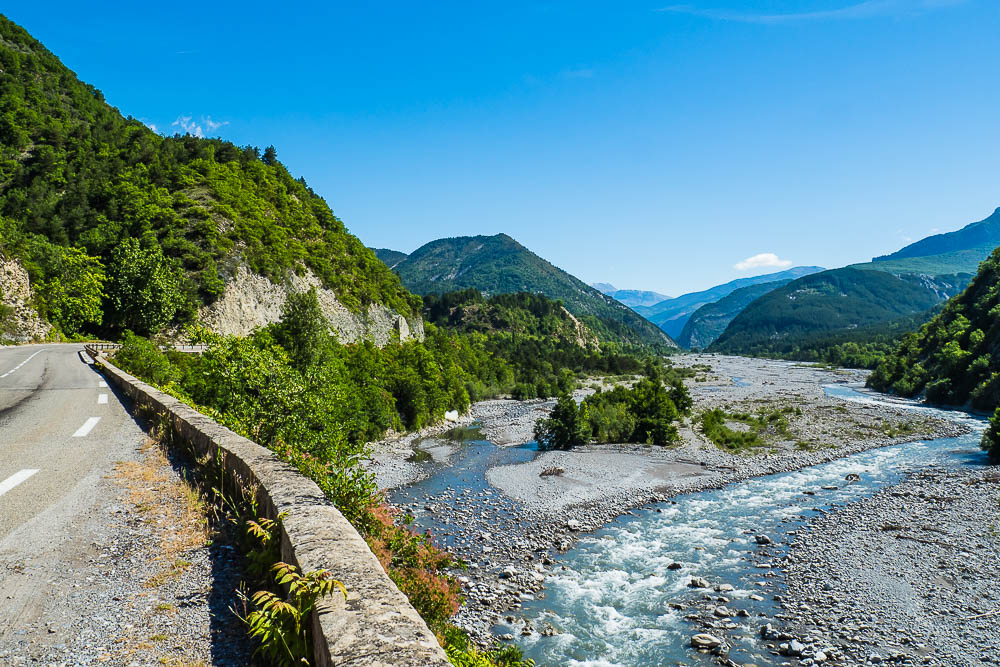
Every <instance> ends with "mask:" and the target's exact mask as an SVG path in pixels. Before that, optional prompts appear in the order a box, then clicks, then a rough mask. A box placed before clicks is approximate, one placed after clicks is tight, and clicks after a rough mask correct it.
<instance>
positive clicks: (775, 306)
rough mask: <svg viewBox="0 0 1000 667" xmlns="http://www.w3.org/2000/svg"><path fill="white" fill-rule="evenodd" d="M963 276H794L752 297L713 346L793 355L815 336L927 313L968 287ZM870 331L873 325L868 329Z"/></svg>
mask: <svg viewBox="0 0 1000 667" xmlns="http://www.w3.org/2000/svg"><path fill="white" fill-rule="evenodd" d="M964 284H965V283H964V281H963V280H962V279H961V277H952V278H950V279H942V278H939V279H937V280H936V281H935V282H933V283H930V284H929V281H928V280H927V279H926V278H921V277H918V276H907V275H904V276H899V277H897V276H894V275H892V274H889V273H883V272H881V271H863V270H860V269H854V268H849V267H848V268H843V269H833V270H830V271H824V272H822V273H816V274H813V275H810V276H806V277H804V278H799V279H798V280H793V281H792V282H790V283H788V284H787V285H785V286H784V287H779V288H778V289H776V290H773V291H771V292H769V293H768V294H765V295H764V296H762V297H760V298H758V299H756V300H755V301H753V302H752V303H751V304H750V305H749V306H747V307H746V308H745V309H744V310H743V312H741V313H740V314H739V315H737V316H736V317H735V318H734V319H733V321H732V322H731V323H730V324H729V326H728V328H727V329H726V330H725V332H724V333H723V334H722V335H721V336H720V337H719V339H718V340H716V341H715V343H713V344H712V346H711V347H710V349H711V350H712V351H716V352H723V353H726V354H751V355H757V356H786V355H794V353H795V352H796V351H797V350H798V349H801V348H802V346H803V344H804V343H807V342H808V339H809V338H811V337H815V336H819V335H825V334H830V333H834V332H849V331H854V330H858V329H862V330H864V329H866V328H867V327H871V326H873V325H878V324H883V323H888V322H892V321H894V320H900V319H901V318H906V317H910V316H914V315H917V314H918V313H922V312H925V311H927V310H929V309H930V308H932V307H934V306H935V305H936V304H938V303H939V302H940V301H941V300H942V299H943V298H947V297H948V296H952V295H954V294H956V293H957V292H958V291H960V289H961V288H962V287H963V286H964ZM869 331H870V330H869Z"/></svg>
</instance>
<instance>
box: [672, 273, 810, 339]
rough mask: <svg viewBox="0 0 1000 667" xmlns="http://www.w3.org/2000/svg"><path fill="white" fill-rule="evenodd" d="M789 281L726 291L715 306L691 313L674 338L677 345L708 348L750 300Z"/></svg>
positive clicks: (708, 305)
mask: <svg viewBox="0 0 1000 667" xmlns="http://www.w3.org/2000/svg"><path fill="white" fill-rule="evenodd" d="M790 282H792V280H791V278H785V279H784V280H775V281H773V282H769V283H760V284H759V285H749V286H748V287H741V288H739V289H737V290H734V291H732V292H730V293H729V294H727V295H726V296H724V297H722V298H721V299H719V300H718V301H716V302H715V303H706V304H705V305H704V306H702V307H701V308H699V309H698V310H696V311H694V313H692V314H691V317H690V318H689V319H688V321H687V323H686V324H685V325H684V329H683V330H682V331H681V333H680V337H678V338H677V344H678V345H680V346H681V347H685V348H688V349H691V348H694V347H698V348H706V347H708V346H709V345H711V344H712V343H714V342H715V340H716V339H717V338H718V337H719V336H721V335H722V332H723V331H725V330H726V327H728V326H729V323H730V322H732V321H733V320H734V319H735V318H736V316H737V315H739V314H740V313H741V312H743V309H744V308H746V307H747V306H748V305H750V304H751V303H752V302H753V301H754V300H756V299H757V298H759V297H761V296H764V295H765V294H767V293H768V292H772V291H774V290H776V289H778V288H779V287H784V286H785V285H787V284H788V283H790Z"/></svg>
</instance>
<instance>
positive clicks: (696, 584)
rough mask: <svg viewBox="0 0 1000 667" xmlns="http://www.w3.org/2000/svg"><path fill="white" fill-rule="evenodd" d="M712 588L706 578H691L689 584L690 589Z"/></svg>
mask: <svg viewBox="0 0 1000 667" xmlns="http://www.w3.org/2000/svg"><path fill="white" fill-rule="evenodd" d="M710 586H711V584H709V583H708V579H705V578H704V577H691V581H689V582H688V588H709V587H710Z"/></svg>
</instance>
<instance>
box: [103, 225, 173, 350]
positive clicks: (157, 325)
mask: <svg viewBox="0 0 1000 667" xmlns="http://www.w3.org/2000/svg"><path fill="white" fill-rule="evenodd" d="M108 274H109V275H108V277H109V280H108V292H107V300H108V306H109V307H110V310H111V312H112V313H113V320H114V321H115V322H116V323H117V324H118V326H120V327H121V328H124V329H131V330H133V331H136V332H138V333H142V334H149V333H156V332H157V331H159V330H160V329H162V328H163V327H164V326H165V325H166V324H167V323H168V322H170V321H171V320H172V319H173V317H174V315H175V314H176V313H177V310H178V308H180V305H181V303H182V300H183V298H182V296H181V293H180V286H179V281H178V277H177V271H176V269H175V268H174V267H173V266H172V265H171V263H170V262H169V261H168V260H167V258H166V257H164V256H163V251H162V250H161V249H160V247H159V246H152V247H150V248H142V247H141V246H140V245H139V241H138V240H137V239H134V238H127V239H125V240H124V241H122V242H121V243H120V244H118V247H116V248H115V250H114V252H113V253H112V256H111V268H110V270H109V272H108Z"/></svg>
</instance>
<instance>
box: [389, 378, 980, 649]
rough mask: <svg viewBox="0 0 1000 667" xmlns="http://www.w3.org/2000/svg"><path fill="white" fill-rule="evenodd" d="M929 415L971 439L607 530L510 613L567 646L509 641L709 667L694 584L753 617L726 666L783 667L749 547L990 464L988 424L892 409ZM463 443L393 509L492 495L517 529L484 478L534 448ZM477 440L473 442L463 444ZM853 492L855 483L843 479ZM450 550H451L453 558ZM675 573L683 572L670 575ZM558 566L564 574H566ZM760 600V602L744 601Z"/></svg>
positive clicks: (891, 451)
mask: <svg viewBox="0 0 1000 667" xmlns="http://www.w3.org/2000/svg"><path fill="white" fill-rule="evenodd" d="M825 390H826V393H827V395H829V396H833V397H836V398H840V399H843V400H848V401H861V402H875V403H877V402H880V401H879V400H878V399H876V398H874V397H872V396H870V395H868V394H864V393H861V392H858V391H855V390H854V389H851V388H849V387H845V386H843V385H835V386H828V387H825ZM894 404H896V405H903V406H905V407H908V408H909V409H912V410H915V411H919V412H922V413H925V414H931V415H934V416H938V417H943V418H945V419H949V420H953V421H957V422H961V423H963V424H966V425H968V426H970V427H972V429H973V430H972V432H971V433H970V434H968V435H964V436H961V437H958V438H940V439H935V440H928V441H917V442H911V443H905V444H900V445H894V446H890V447H884V448H880V449H873V450H868V451H866V452H861V453H858V454H854V455H851V456H847V457H844V458H842V459H838V460H836V461H831V462H829V463H825V464H821V465H815V466H810V467H808V468H803V469H801V470H798V471H795V472H790V473H782V474H776V475H768V476H765V477H758V478H754V479H750V480H746V481H743V482H737V483H733V484H730V485H728V486H725V487H723V488H721V489H719V490H715V491H702V492H697V493H690V494H684V495H680V496H676V497H675V498H674V499H673V500H672V501H670V502H666V503H661V504H658V505H653V506H651V507H649V508H647V509H644V510H639V511H635V512H633V515H631V516H629V515H626V516H623V517H620V518H619V519H617V520H615V521H613V522H612V523H610V524H608V525H607V526H605V527H604V528H602V529H600V530H598V531H596V532H594V533H591V534H588V535H585V536H582V537H581V538H580V540H579V542H578V543H577V545H576V546H575V547H574V548H573V549H572V550H570V551H568V552H567V553H565V554H563V555H562V556H561V557H560V558H559V563H558V565H557V566H556V567H555V568H554V569H553V571H552V573H551V574H550V575H549V576H548V577H547V579H546V582H545V587H546V591H545V596H544V598H541V599H536V600H532V599H529V600H526V601H525V602H524V603H523V604H524V607H523V609H521V610H518V612H517V613H516V614H514V615H515V616H516V617H518V618H524V619H527V620H528V621H530V622H531V624H532V625H533V626H534V627H535V628H536V629H540V628H541V627H543V626H544V625H545V624H548V625H551V626H552V627H553V628H555V629H556V630H557V631H558V633H559V634H557V635H555V636H551V637H544V636H541V635H540V634H538V633H535V634H532V635H530V636H527V637H520V636H519V633H518V628H519V626H517V625H515V626H513V627H507V626H502V627H499V628H497V630H498V632H501V633H502V632H512V633H513V634H514V635H515V636H518V643H519V645H520V646H521V647H522V648H523V649H524V652H525V655H526V657H530V658H534V659H535V660H536V661H537V662H538V664H539V665H654V664H678V663H685V664H711V662H710V656H702V655H700V654H698V653H696V652H693V651H691V649H690V648H688V646H689V639H690V637H691V635H692V634H695V633H697V632H701V631H702V630H701V629H700V627H699V626H696V625H695V624H693V623H691V622H690V621H687V620H685V619H684V616H685V615H686V614H688V613H690V611H685V610H680V609H674V608H672V607H671V606H670V605H671V603H679V604H680V605H683V606H685V607H686V606H688V605H689V604H690V603H691V602H693V601H694V600H696V599H697V598H700V597H701V596H702V595H704V594H705V593H706V591H705V590H704V589H691V588H688V585H687V584H688V582H689V581H690V580H691V577H692V576H699V577H704V578H706V579H708V580H709V582H711V583H712V584H713V585H718V584H729V585H731V586H732V587H733V588H734V590H733V591H732V592H728V593H725V595H726V596H727V597H729V598H731V600H732V601H731V602H730V603H729V604H728V605H727V606H728V607H729V608H730V609H732V610H734V611H737V610H741V609H743V610H746V611H747V612H748V614H749V616H748V617H747V618H736V617H734V618H733V621H734V622H736V626H738V627H735V628H732V629H730V633H729V636H730V639H735V642H734V647H733V650H732V651H731V653H730V657H732V658H733V659H734V660H736V661H737V662H744V661H750V662H756V663H758V664H760V665H767V664H775V663H774V662H773V660H774V659H773V657H772V656H771V655H770V654H769V653H768V652H767V651H766V650H764V649H763V647H762V646H761V645H760V643H759V640H758V639H757V638H758V637H759V633H758V631H759V625H760V624H761V623H762V622H764V621H762V620H761V619H762V618H763V617H766V618H767V619H771V618H773V617H774V615H775V614H777V613H780V605H779V603H778V602H775V601H774V600H773V595H774V594H775V593H780V590H781V588H780V586H781V582H780V576H778V574H777V573H776V572H775V571H773V570H771V569H768V568H761V567H758V562H757V560H756V558H755V556H756V553H757V551H758V550H757V548H756V543H755V536H756V535H759V534H766V535H768V536H769V537H770V538H771V539H772V540H773V541H774V543H775V545H776V546H775V548H774V549H772V551H777V553H778V555H779V557H780V556H781V555H784V553H785V552H786V551H787V547H785V546H781V544H782V543H783V542H784V541H786V540H787V541H794V539H795V534H796V531H798V530H801V529H802V527H803V525H804V524H805V522H807V521H808V520H809V519H810V518H812V517H814V516H815V515H816V514H817V513H818V512H828V511H830V510H831V509H832V508H834V507H837V506H842V505H846V504H849V503H851V502H854V501H857V500H859V499H862V498H865V497H868V496H871V495H872V494H874V493H875V492H877V491H878V490H879V489H881V488H883V487H885V486H887V485H892V484H895V483H898V482H899V481H901V479H902V478H903V476H904V475H905V474H907V473H908V472H910V471H914V470H918V469H921V468H925V467H928V466H936V467H947V468H954V467H959V466H967V465H982V464H984V463H985V461H986V457H985V454H984V453H983V452H981V451H980V449H979V439H980V437H981V433H982V429H983V427H984V423H985V421H984V420H983V419H980V418H977V417H974V416H971V415H969V414H966V413H963V412H952V411H943V410H938V409H935V408H930V407H925V406H920V405H916V404H913V403H902V404H900V403H894ZM464 435H465V437H466V438H467V439H466V441H465V442H464V444H463V443H461V442H456V443H455V444H454V445H453V446H454V448H455V449H454V450H453V451H452V452H451V455H450V457H449V459H448V463H447V464H442V463H432V464H428V465H430V466H433V472H432V473H431V476H430V477H429V478H427V479H425V480H423V481H421V482H418V483H416V484H412V485H410V486H407V487H404V488H401V489H397V490H395V491H394V492H393V493H392V494H390V500H391V501H392V502H394V503H397V504H410V505H411V506H415V505H417V504H419V503H422V502H424V499H426V498H436V497H440V496H441V495H442V494H444V495H445V497H447V495H448V491H449V489H450V493H451V494H455V493H461V492H464V490H465V489H470V491H469V493H476V494H484V496H485V497H489V498H491V499H495V500H497V501H500V502H502V504H503V505H504V507H503V508H501V511H503V512H505V513H509V515H510V516H511V517H516V513H517V507H516V506H515V505H514V503H512V502H511V501H509V500H508V499H506V498H505V497H504V496H503V495H502V494H500V493H499V492H497V491H495V490H492V489H491V488H490V487H489V484H488V483H487V482H486V480H485V472H486V470H487V469H489V468H491V467H493V466H497V465H508V464H511V463H517V462H521V461H527V460H531V459H532V458H533V457H534V456H535V455H536V451H537V448H536V446H535V445H534V443H529V445H525V446H522V447H513V448H500V447H497V446H496V445H493V444H492V443H489V442H487V441H484V440H477V439H475V438H476V436H475V431H474V430H473V431H467V432H465V434H464ZM468 438H472V439H468ZM852 474H853V475H857V476H858V478H859V481H855V482H853V483H852V482H848V481H846V480H845V478H846V477H847V476H848V475H852ZM416 523H417V525H418V526H420V527H421V528H431V529H433V530H434V531H435V533H436V534H438V535H439V537H440V536H441V535H442V534H443V533H447V532H450V531H448V530H447V528H448V526H444V525H441V524H439V523H438V519H437V518H436V517H435V516H433V515H431V514H425V515H420V516H418V518H417V522H416ZM449 537H450V536H447V535H446V536H445V539H444V543H445V544H446V545H449ZM672 564H680V566H681V567H680V568H679V569H676V567H677V566H676V565H674V568H675V569H670V566H671V565H672ZM560 566H563V567H560ZM754 593H756V594H758V595H760V596H761V597H763V598H764V599H763V600H760V601H754V600H751V599H750V598H749V597H748V596H749V595H751V594H754Z"/></svg>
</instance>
